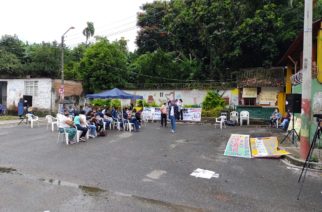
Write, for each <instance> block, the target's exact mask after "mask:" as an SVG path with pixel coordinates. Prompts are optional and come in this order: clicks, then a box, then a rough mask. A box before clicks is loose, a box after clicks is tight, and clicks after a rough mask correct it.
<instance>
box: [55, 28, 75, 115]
mask: <svg viewBox="0 0 322 212" xmlns="http://www.w3.org/2000/svg"><path fill="white" fill-rule="evenodd" d="M71 29H75V27H69V28H68V30H67V31H66V32H65V33H64V34H63V35H62V36H61V85H60V88H59V95H60V104H59V108H58V112H60V113H63V112H64V96H65V95H64V93H65V88H64V83H65V82H64V39H65V35H66V34H67V32H68V31H69V30H71Z"/></svg>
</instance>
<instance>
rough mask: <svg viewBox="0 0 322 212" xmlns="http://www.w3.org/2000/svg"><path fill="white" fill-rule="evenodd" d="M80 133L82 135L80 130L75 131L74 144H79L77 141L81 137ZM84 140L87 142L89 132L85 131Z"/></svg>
mask: <svg viewBox="0 0 322 212" xmlns="http://www.w3.org/2000/svg"><path fill="white" fill-rule="evenodd" d="M82 133H83V131H81V130H77V132H76V142H77V143H78V142H79V139H80V137H81V135H82ZM85 139H86V140H88V139H89V130H87V132H86V135H85Z"/></svg>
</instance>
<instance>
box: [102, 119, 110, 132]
mask: <svg viewBox="0 0 322 212" xmlns="http://www.w3.org/2000/svg"><path fill="white" fill-rule="evenodd" d="M108 127H109V128H110V130H111V129H112V122H110V124H109V125H108ZM103 129H104V131H105V130H106V122H105V121H104V122H103Z"/></svg>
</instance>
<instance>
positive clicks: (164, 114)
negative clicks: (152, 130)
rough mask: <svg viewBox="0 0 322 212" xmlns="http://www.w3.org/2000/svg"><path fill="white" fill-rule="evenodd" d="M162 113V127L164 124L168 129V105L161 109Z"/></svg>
mask: <svg viewBox="0 0 322 212" xmlns="http://www.w3.org/2000/svg"><path fill="white" fill-rule="evenodd" d="M160 112H161V127H163V123H164V127H167V106H166V103H164V104H163V105H162V106H161V107H160Z"/></svg>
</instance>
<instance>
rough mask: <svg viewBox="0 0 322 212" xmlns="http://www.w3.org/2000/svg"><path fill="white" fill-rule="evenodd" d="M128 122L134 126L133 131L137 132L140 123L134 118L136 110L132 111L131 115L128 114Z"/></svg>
mask: <svg viewBox="0 0 322 212" xmlns="http://www.w3.org/2000/svg"><path fill="white" fill-rule="evenodd" d="M129 121H130V123H133V124H134V128H135V131H136V132H139V129H140V123H139V121H138V120H137V118H136V110H135V109H133V111H132V113H131V114H130V116H129Z"/></svg>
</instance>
